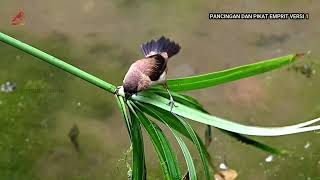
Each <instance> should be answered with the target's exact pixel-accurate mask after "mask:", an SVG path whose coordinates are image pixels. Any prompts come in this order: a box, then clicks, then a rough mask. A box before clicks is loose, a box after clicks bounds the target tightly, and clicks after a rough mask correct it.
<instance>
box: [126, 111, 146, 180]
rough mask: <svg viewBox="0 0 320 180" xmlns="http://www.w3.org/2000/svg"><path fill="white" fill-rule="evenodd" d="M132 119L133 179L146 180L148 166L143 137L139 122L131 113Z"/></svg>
mask: <svg viewBox="0 0 320 180" xmlns="http://www.w3.org/2000/svg"><path fill="white" fill-rule="evenodd" d="M130 117H131V121H132V139H131V143H132V153H133V158H132V164H133V167H132V179H134V180H136V179H137V180H145V179H146V175H147V174H146V173H147V172H146V164H145V157H144V145H143V137H142V132H141V128H140V124H139V120H138V119H137V117H136V116H135V115H134V114H133V112H132V111H130Z"/></svg>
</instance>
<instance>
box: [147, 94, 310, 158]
mask: <svg viewBox="0 0 320 180" xmlns="http://www.w3.org/2000/svg"><path fill="white" fill-rule="evenodd" d="M151 92H154V93H156V94H158V95H160V96H162V97H165V98H168V93H167V92H165V91H164V90H161V89H157V90H151ZM171 94H172V96H173V99H174V100H175V101H176V102H179V103H181V104H184V105H186V106H188V107H190V108H195V109H198V110H199V111H202V112H204V113H207V114H210V113H209V112H208V111H206V110H205V109H204V107H203V106H202V105H201V104H200V103H199V102H198V101H197V100H196V99H193V98H192V97H190V96H187V95H182V94H178V93H175V92H171ZM309 123H310V122H309ZM312 123H313V121H311V124H312ZM305 125H308V123H301V124H300V125H299V126H294V128H298V127H300V126H301V127H303V126H305ZM209 128H211V126H209V127H208V129H207V131H210V129H209ZM218 130H220V131H222V132H223V133H225V134H227V135H229V136H231V137H233V138H235V139H237V140H238V141H240V142H242V143H245V144H248V145H251V146H254V147H256V148H258V149H260V150H263V151H266V152H269V153H272V154H276V155H284V154H287V151H285V150H279V149H277V148H274V147H271V146H269V145H267V144H264V143H261V142H258V141H256V140H254V139H251V138H249V137H246V136H243V135H241V134H238V133H234V132H229V131H225V130H222V129H218Z"/></svg>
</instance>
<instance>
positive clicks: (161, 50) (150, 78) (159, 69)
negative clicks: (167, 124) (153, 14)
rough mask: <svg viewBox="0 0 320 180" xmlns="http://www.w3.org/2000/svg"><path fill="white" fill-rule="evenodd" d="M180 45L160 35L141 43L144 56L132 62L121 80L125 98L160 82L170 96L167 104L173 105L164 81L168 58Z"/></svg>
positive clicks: (174, 53) (176, 51) (175, 52)
mask: <svg viewBox="0 0 320 180" xmlns="http://www.w3.org/2000/svg"><path fill="white" fill-rule="evenodd" d="M180 49H181V47H180V45H179V44H177V43H175V42H174V41H170V40H169V39H168V38H165V37H163V36H162V37H161V38H160V39H158V40H156V41H155V40H151V41H149V42H147V43H144V44H142V45H141V50H142V52H143V54H144V56H145V58H143V59H140V60H137V61H136V62H134V63H133V64H132V65H131V66H130V68H129V70H128V72H127V74H126V75H125V77H124V80H123V91H124V94H125V97H126V99H129V98H130V97H131V96H132V95H133V94H137V93H138V92H140V91H143V90H147V89H148V88H150V87H151V86H152V85H156V84H162V85H163V87H164V88H165V89H166V90H167V92H168V94H169V96H170V102H169V105H170V107H171V110H172V107H173V106H174V100H173V98H172V96H171V93H170V91H169V89H168V86H167V83H166V75H167V71H168V66H167V64H168V59H169V58H171V57H172V56H174V55H176V54H177V53H178V52H179V51H180Z"/></svg>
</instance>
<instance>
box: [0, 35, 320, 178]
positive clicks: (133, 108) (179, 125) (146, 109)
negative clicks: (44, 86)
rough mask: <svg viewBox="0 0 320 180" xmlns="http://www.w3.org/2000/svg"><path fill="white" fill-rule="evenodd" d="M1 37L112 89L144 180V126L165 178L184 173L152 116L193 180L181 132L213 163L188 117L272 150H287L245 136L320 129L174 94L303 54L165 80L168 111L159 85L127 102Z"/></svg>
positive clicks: (268, 67)
mask: <svg viewBox="0 0 320 180" xmlns="http://www.w3.org/2000/svg"><path fill="white" fill-rule="evenodd" d="M0 41H3V42H5V43H7V44H9V45H11V46H13V47H16V48H18V49H21V50H22V51H24V52H26V53H29V54H31V55H33V56H35V57H38V58H39V59H41V60H44V61H46V62H48V63H50V64H52V65H54V66H56V67H58V68H60V69H62V70H64V71H66V72H69V73H71V74H73V75H75V76H77V77H79V78H81V79H83V80H85V81H87V82H90V83H91V84H93V85H95V86H97V87H100V88H102V89H104V90H106V91H108V92H110V93H113V94H115V97H116V100H117V102H118V104H119V108H120V110H121V113H122V115H123V119H124V120H125V124H126V127H127V129H128V134H129V137H130V140H131V143H132V147H133V153H132V154H133V163H132V166H133V168H132V177H133V179H135V180H136V179H146V163H145V156H144V143H143V136H142V128H144V129H145V130H146V132H147V134H148V135H149V137H150V139H151V142H152V143H153V146H154V148H155V150H156V152H157V155H158V157H159V159H160V163H161V167H162V170H163V173H164V177H165V178H166V179H181V178H182V177H183V175H182V173H181V170H180V167H179V163H178V160H177V157H176V153H175V152H174V150H173V148H172V146H171V144H170V142H169V141H168V139H167V137H166V135H165V134H164V132H163V131H162V130H161V128H160V127H159V126H158V124H157V123H156V121H155V120H154V119H156V120H158V121H159V122H161V123H163V124H164V125H165V126H166V127H167V128H169V129H170V130H171V132H172V133H173V135H174V136H175V138H176V139H177V142H178V144H179V145H180V147H181V150H182V153H183V155H184V157H185V160H186V164H187V167H188V171H187V176H188V178H189V179H192V180H194V179H197V177H198V176H197V171H196V169H195V166H194V162H193V158H192V156H191V153H190V151H189V149H188V147H187V145H186V143H185V142H184V140H183V136H184V137H186V138H187V139H189V140H190V141H191V142H192V143H193V144H194V145H195V146H196V148H197V150H198V152H199V154H200V158H201V161H202V164H203V168H204V172H205V177H206V179H211V175H212V172H211V170H212V168H210V167H213V166H212V164H211V158H210V155H209V153H208V151H207V149H206V147H205V145H204V143H203V142H202V141H201V139H200V138H199V135H198V134H197V133H196V132H195V131H194V129H193V128H192V127H191V126H190V124H189V123H188V122H187V120H186V119H189V120H194V121H197V122H201V123H203V124H206V125H210V126H213V127H216V128H218V129H220V130H222V131H223V132H225V133H226V134H228V135H230V136H232V137H234V138H236V139H237V140H239V141H241V142H244V143H247V144H249V145H253V146H254V147H257V148H259V149H262V150H264V151H267V152H270V153H272V154H285V153H286V152H285V151H281V150H278V149H275V148H273V147H270V146H268V145H265V144H263V143H260V142H257V141H255V140H252V139H250V138H248V137H246V136H244V135H254V136H280V135H288V134H294V133H300V132H308V131H314V130H319V129H320V125H313V124H314V123H317V122H318V121H320V118H317V119H313V120H310V121H307V122H303V123H299V124H295V125H291V126H284V127H256V126H247V125H243V124H239V123H235V122H233V121H230V120H226V119H222V118H219V117H215V116H212V115H210V114H209V113H208V112H207V111H206V110H205V109H204V108H203V106H202V105H201V104H200V103H199V102H198V101H196V100H195V99H193V98H192V97H190V96H186V95H183V94H179V93H177V92H179V91H190V90H197V89H203V88H208V87H212V86H215V85H218V84H222V83H227V82H230V81H234V80H238V79H241V78H246V77H250V76H254V75H257V74H261V73H264V72H267V71H271V70H274V69H277V68H280V67H282V66H284V65H287V64H290V63H292V62H294V61H295V60H296V59H297V58H298V57H299V56H301V55H297V54H295V55H288V56H283V57H279V58H275V59H270V60H266V61H262V62H259V63H255V64H250V65H245V66H241V67H236V68H233V69H229V70H224V71H219V72H214V73H209V74H204V75H199V76H192V77H186V78H181V79H175V80H169V81H168V85H169V87H170V89H171V91H172V95H173V98H174V100H175V101H176V105H177V107H174V108H173V110H172V111H170V107H169V106H168V102H169V99H168V94H167V93H166V92H165V91H164V90H163V89H162V88H160V87H153V88H151V89H150V90H148V91H145V92H141V93H138V95H137V96H136V95H134V96H132V98H131V99H130V100H127V101H125V100H124V95H123V94H118V93H117V91H116V87H115V86H114V85H112V84H109V83H107V82H105V81H103V80H101V79H99V78H97V77H94V76H93V75H91V74H89V73H87V72H85V71H82V70H80V69H78V68H76V67H74V66H72V65H70V64H67V63H65V62H64V61H62V60H59V59H57V58H55V57H53V56H51V55H49V54H47V53H45V52H43V51H40V50H38V49H36V48H34V47H32V46H30V45H28V44H25V43H22V42H20V41H18V40H16V39H14V38H12V37H9V36H7V35H5V34H3V33H0ZM150 117H152V118H153V119H151V118H150ZM240 134H241V135H240Z"/></svg>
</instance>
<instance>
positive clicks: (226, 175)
mask: <svg viewBox="0 0 320 180" xmlns="http://www.w3.org/2000/svg"><path fill="white" fill-rule="evenodd" d="M237 177H238V173H237V171H235V170H233V169H228V170H222V171H219V172H218V173H217V174H215V175H214V179H215V180H235V179H236V178H237Z"/></svg>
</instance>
